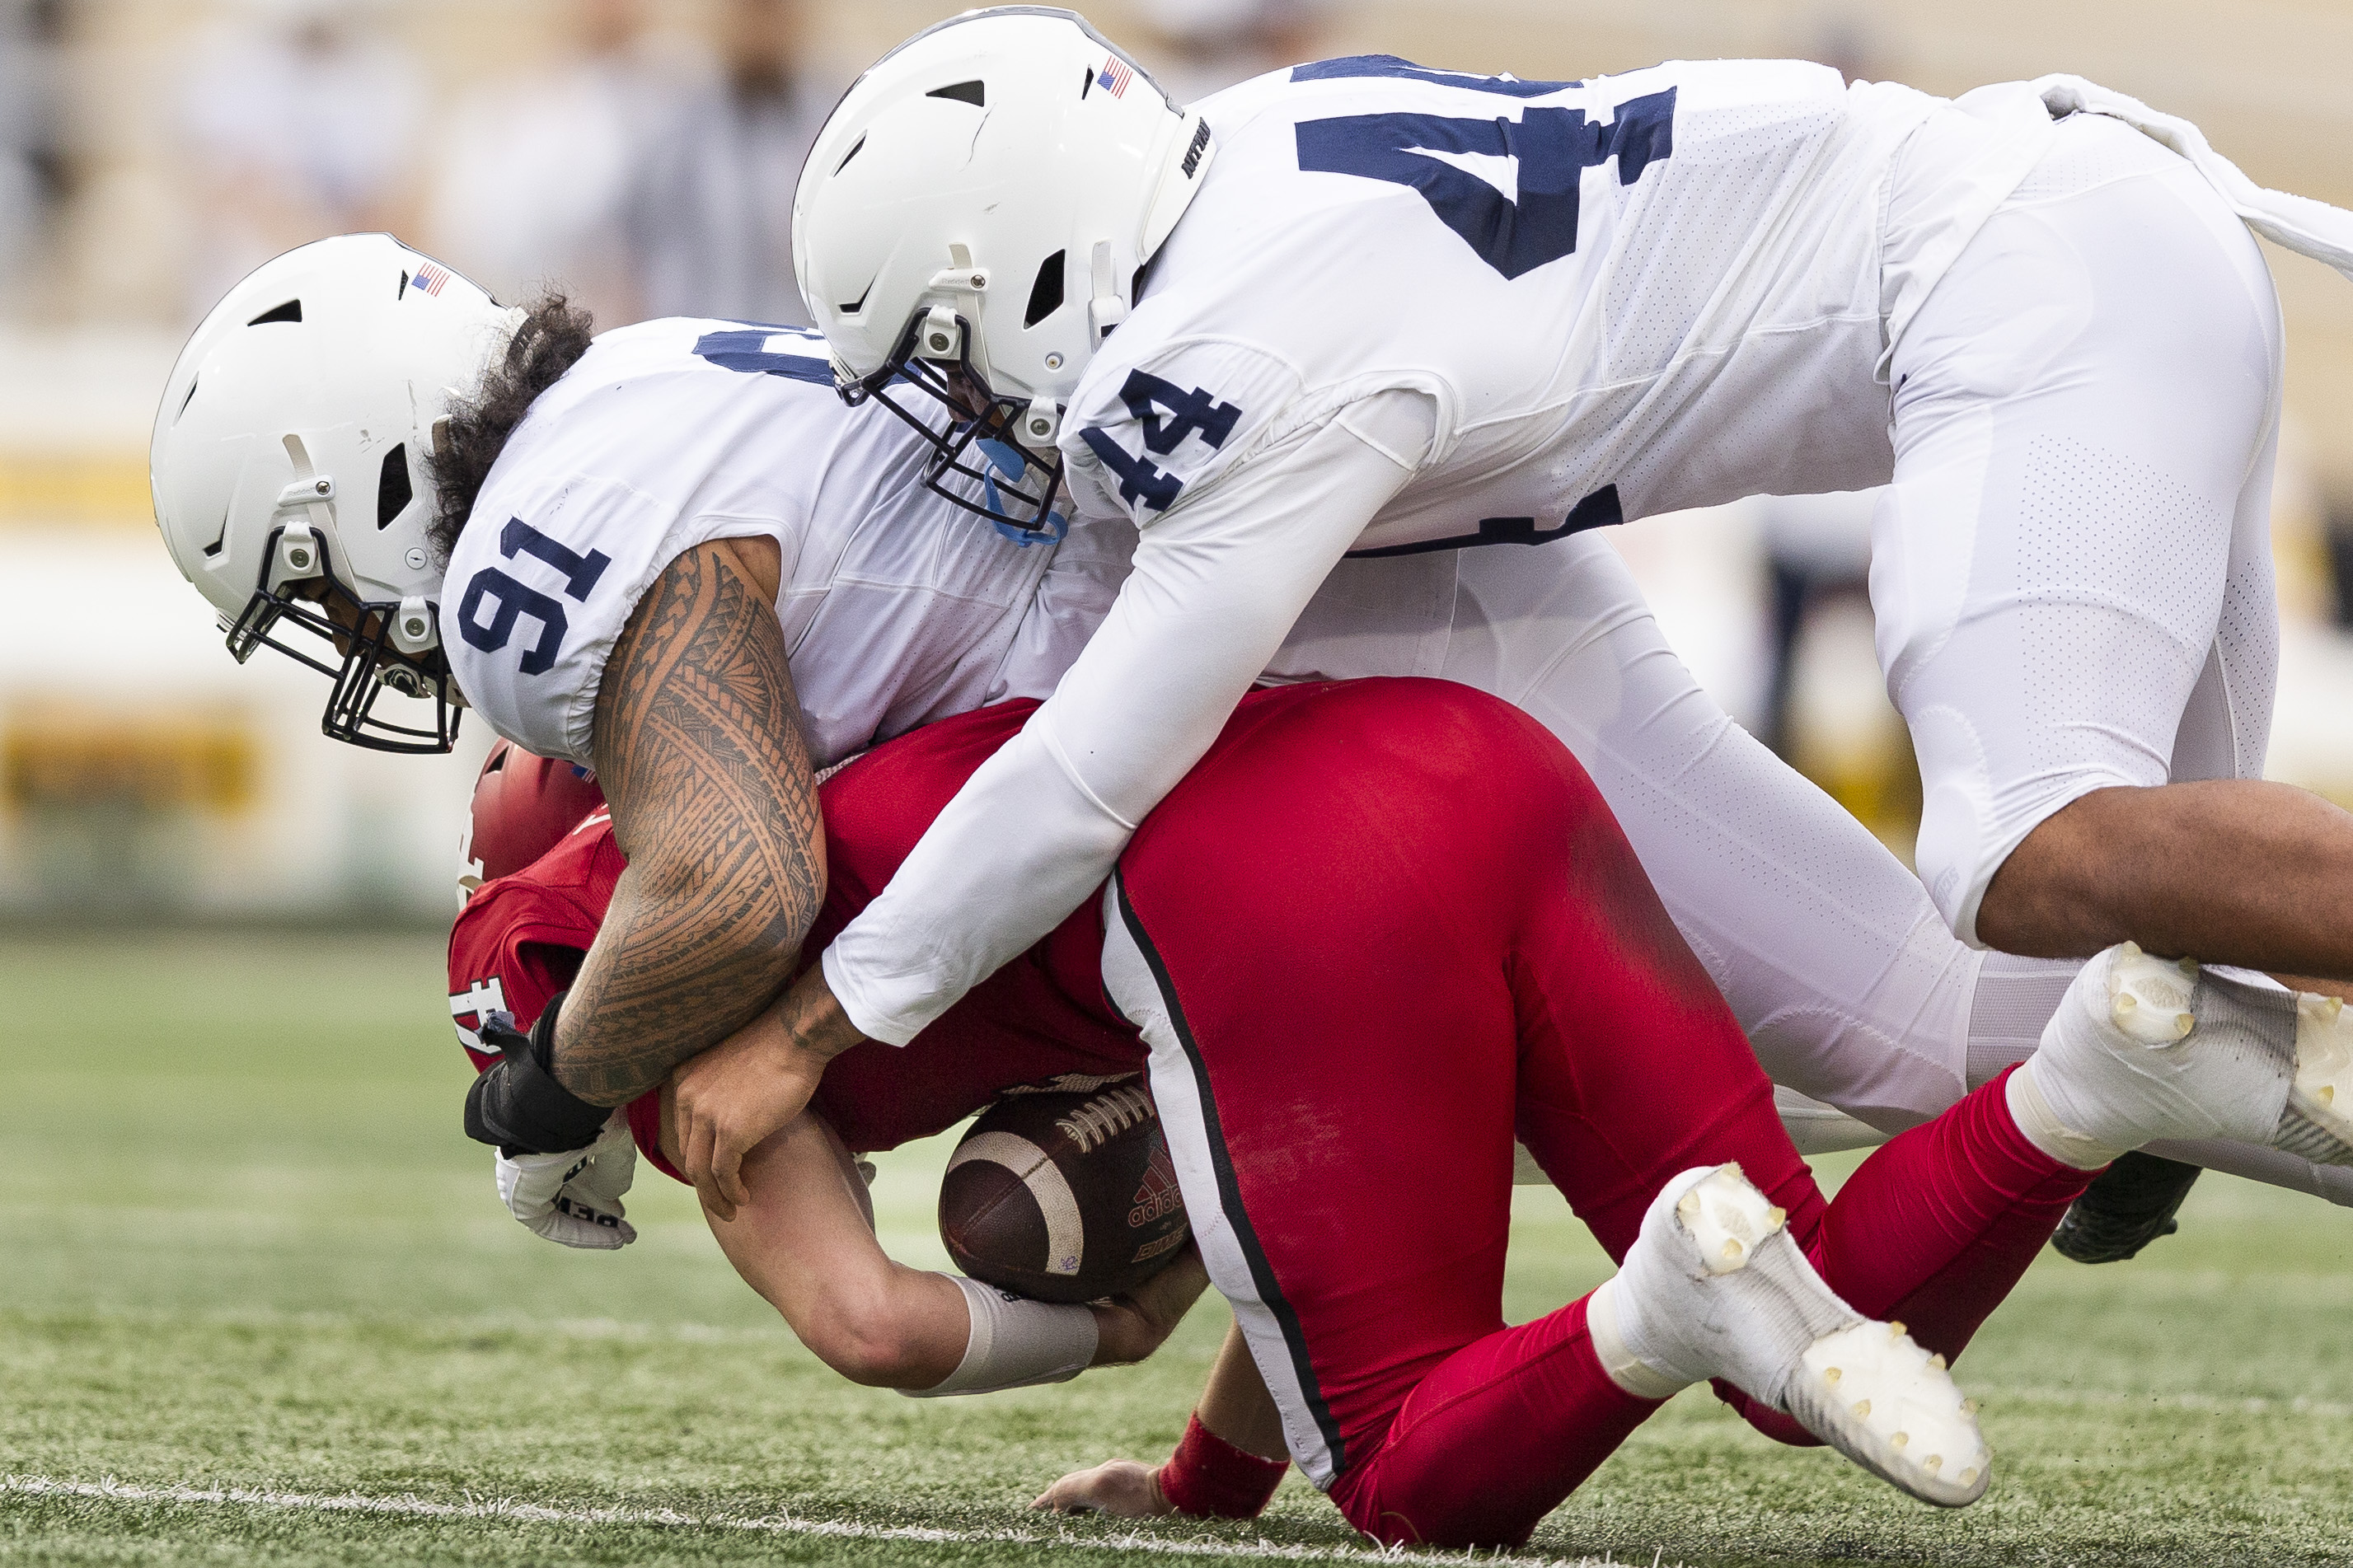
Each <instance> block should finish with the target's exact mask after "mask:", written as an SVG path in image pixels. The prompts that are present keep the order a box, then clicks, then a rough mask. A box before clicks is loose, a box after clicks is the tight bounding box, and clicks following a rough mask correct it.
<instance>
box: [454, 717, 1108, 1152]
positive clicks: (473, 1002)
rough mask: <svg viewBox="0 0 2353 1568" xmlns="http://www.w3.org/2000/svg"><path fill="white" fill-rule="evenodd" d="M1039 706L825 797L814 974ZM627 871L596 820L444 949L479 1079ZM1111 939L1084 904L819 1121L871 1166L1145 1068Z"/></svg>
mask: <svg viewBox="0 0 2353 1568" xmlns="http://www.w3.org/2000/svg"><path fill="white" fill-rule="evenodd" d="M1036 707H1037V704H1036V703H1035V702H1031V701H1029V700H1019V701H1012V702H1003V703H998V704H997V705H996V706H994V707H989V708H983V709H978V710H975V711H973V712H970V713H965V714H960V715H958V716H957V717H955V718H953V719H945V720H942V721H939V722H937V723H934V724H927V725H925V726H924V727H923V728H922V729H920V730H917V731H914V732H913V733H912V734H909V735H905V736H902V737H901V738H900V739H898V740H896V741H892V742H890V743H888V744H886V745H882V746H879V747H877V748H876V749H875V750H873V751H871V752H868V753H867V754H866V755H865V756H864V757H861V758H860V759H859V760H858V761H857V762H855V763H851V764H850V765H849V767H847V768H844V769H843V770H842V771H841V772H840V773H837V774H835V775H834V776H833V777H832V778H830V779H828V780H827V781H826V783H825V784H824V786H823V787H822V788H821V789H820V790H819V791H818V800H819V802H820V805H821V806H822V809H823V813H824V817H825V832H826V861H827V888H826V900H825V906H824V908H823V910H821V911H820V912H819V914H818V920H817V923H816V926H815V928H814V929H813V930H812V931H810V933H809V940H808V942H807V944H806V945H805V947H804V948H803V952H804V954H805V955H806V958H805V961H804V963H803V965H802V967H804V968H805V967H806V966H807V961H808V960H811V959H813V958H814V957H815V955H816V954H818V953H819V952H823V951H824V950H825V945H826V943H828V942H831V941H832V940H833V936H834V933H835V932H837V931H839V930H841V928H842V927H843V926H844V925H847V924H848V923H849V921H850V919H851V917H853V916H854V915H856V914H857V913H858V911H859V910H861V909H864V908H865V907H866V904H867V902H868V901H869V900H871V899H872V898H873V897H874V895H875V894H876V893H878V892H880V891H881V889H882V887H883V886H884V884H886V883H887V882H889V881H890V879H891V877H892V873H894V872H895V871H897V869H898V868H899V863H900V862H901V861H902V860H903V859H905V858H906V857H907V854H908V852H909V851H910V850H912V849H913V847H915V841H916V840H917V839H918V838H920V837H923V830H924V829H925V828H926V827H928V826H931V822H932V819H933V818H934V816H938V815H939V813H940V810H941V808H942V807H944V806H945V805H947V803H948V801H949V799H950V798H951V797H952V796H953V795H955V793H956V791H957V790H958V789H960V788H962V787H963V785H964V782H965V779H967V778H969V777H970V776H971V775H972V773H973V770H975V769H976V768H977V767H979V766H980V764H981V763H983V762H985V761H987V758H988V757H989V756H990V755H991V754H992V753H993V752H996V750H997V747H999V746H1001V745H1003V744H1004V743H1005V742H1007V741H1008V740H1009V739H1011V738H1012V736H1013V734H1014V733H1015V732H1016V731H1018V730H1019V729H1020V728H1021V725H1022V723H1023V722H1024V721H1026V720H1027V719H1028V718H1029V714H1030V712H1031V711H1032V710H1034V709H1035V708H1036ZM625 864H626V862H624V861H623V859H622V858H621V854H620V851H619V849H618V848H617V847H616V846H615V844H614V843H613V828H612V819H611V816H610V814H609V813H607V812H605V811H602V810H599V811H596V812H594V813H592V814H591V815H590V816H587V817H586V819H584V820H583V821H582V822H581V824H580V825H579V826H577V827H575V829H573V831H572V832H571V833H570V834H568V835H567V836H566V837H565V838H564V839H562V840H561V841H560V842H559V843H558V844H557V845H556V847H554V849H551V850H550V851H548V853H547V854H546V855H545V856H543V858H540V859H539V860H538V861H536V862H534V863H533V865H531V866H529V867H528V868H524V869H523V870H522V871H520V872H517V873H515V874H514V875H512V876H509V877H503V878H501V879H498V880H496V881H493V882H486V883H484V884H483V885H482V887H481V888H480V889H479V890H478V891H477V892H476V893H475V894H474V896H473V897H472V898H471V899H470V900H468V902H467V904H466V908H465V910H463V911H462V912H461V913H460V914H459V917H458V923H457V925H456V927H455V928H454V929H453V930H452V931H450V934H449V993H450V994H449V1009H450V1012H451V1013H452V1014H453V1015H454V1016H455V1017H456V1021H457V1024H458V1033H459V1040H460V1041H461V1042H462V1043H463V1044H464V1045H465V1046H466V1047H467V1049H468V1051H469V1053H470V1055H471V1057H472V1059H473V1061H474V1064H475V1066H476V1068H478V1069H480V1068H488V1067H489V1066H490V1065H491V1062H493V1061H495V1060H496V1059H497V1058H496V1057H495V1056H493V1055H486V1054H484V1053H483V1052H481V1051H480V1048H479V1047H480V1040H479V1039H478V1038H477V1037H475V1035H474V1033H473V1030H474V1027H475V1026H476V1025H477V1023H478V1021H479V1018H480V1014H481V1013H483V1012H485V1011H488V1010H491V1009H495V1008H501V1007H503V1008H505V1009H506V1010H507V1011H508V1012H510V1013H512V1014H513V1015H514V1016H515V1021H516V1023H517V1024H518V1025H519V1026H522V1027H524V1028H528V1027H530V1026H531V1024H532V1021H533V1019H535V1018H537V1017H538V1016H539V1012H540V1009H541V1008H543V1007H544V1006H546V1005H547V999H548V998H549V997H550V996H552V995H554V994H555V993H556V992H558V991H560V990H563V989H564V988H565V986H567V985H569V984H571V983H572V977H573V976H574V975H575V973H577V972H578V970H579V966H580V958H581V955H582V954H583V953H584V952H586V950H587V947H588V945H589V943H590V942H593V941H594V940H595V939H596V928H597V926H598V925H599V924H600V923H601V922H602V921H603V919H604V916H605V910H606V907H607V905H608V904H609V903H610V902H611V901H612V897H613V888H614V884H615V883H616V882H617V880H618V879H619V878H620V874H621V870H622V868H623V867H624V865H625ZM1102 962H1103V919H1102V911H1101V906H1100V904H1099V903H1098V901H1096V900H1088V902H1087V903H1086V905H1085V906H1084V907H1083V908H1082V909H1080V910H1077V911H1076V912H1074V913H1073V914H1072V915H1071V918H1070V919H1069V920H1066V921H1063V922H1062V924H1061V925H1060V927H1058V928H1056V929H1055V930H1054V931H1051V932H1050V933H1049V934H1048V935H1047V936H1046V938H1045V939H1044V940H1043V941H1041V942H1039V943H1038V944H1037V945H1036V946H1035V947H1033V948H1031V949H1030V950H1029V952H1025V953H1023V954H1022V955H1021V956H1020V957H1019V958H1017V959H1015V960H1014V961H1013V962H1012V963H1008V964H1007V965H1006V966H1005V967H1004V968H1003V969H1000V970H998V971H997V973H995V974H993V975H991V976H990V977H989V978H988V979H987V981H986V982H984V983H983V984H980V985H978V986H976V987H975V988H974V989H973V991H972V992H971V993H970V994H968V995H966V996H965V998H964V1000H963V1001H961V1002H959V1003H958V1004H957V1005H955V1006H954V1007H952V1008H950V1009H949V1010H948V1011H947V1012H946V1013H945V1014H944V1015H942V1016H940V1018H939V1019H938V1020H937V1021H936V1022H934V1024H933V1025H932V1026H931V1027H929V1028H927V1029H925V1030H924V1031H923V1033H922V1034H921V1035H918V1036H917V1037H915V1038H914V1039H913V1041H911V1042H909V1043H908V1044H907V1045H905V1046H903V1047H902V1046H886V1045H881V1044H878V1043H874V1042H869V1043H867V1044H865V1045H861V1046H857V1047H852V1048H851V1049H849V1050H848V1051H845V1052H843V1053H842V1054H841V1055H840V1056H839V1057H837V1058H834V1060H833V1062H832V1063H831V1065H830V1066H828V1068H826V1075H825V1080H824V1082H823V1083H822V1084H820V1085H819V1086H818V1092H817V1096H816V1099H815V1100H814V1103H815V1105H816V1106H817V1108H818V1110H819V1111H821V1112H822V1113H823V1114H824V1116H825V1118H826V1120H827V1121H829V1122H831V1123H832V1124H833V1127H834V1130H835V1131H838V1132H839V1133H840V1134H841V1137H842V1141H843V1142H846V1143H848V1144H849V1147H850V1148H851V1149H853V1150H856V1151H858V1152H860V1153H865V1152H872V1151H874V1150H879V1149H891V1148H895V1147H897V1146H898V1145H899V1144H901V1143H903V1142H908V1141H909V1140H911V1139H915V1138H924V1137H929V1136H930V1135H931V1134H933V1133H934V1132H939V1131H944V1130H946V1129H947V1128H950V1127H953V1126H955V1124H956V1123H957V1122H958V1121H963V1120H964V1119H965V1117H967V1116H969V1115H971V1114H972V1113H973V1112H975V1111H976V1110H980V1109H982V1108H983V1107H984V1106H986V1105H987V1104H988V1102H989V1101H990V1100H993V1099H995V1098H996V1096H997V1093H998V1091H1000V1090H1002V1089H1009V1088H1012V1087H1013V1086H1015V1085H1017V1084H1029V1083H1039V1082H1043V1081H1047V1080H1050V1079H1061V1078H1067V1077H1077V1078H1083V1079H1095V1080H1100V1079H1107V1078H1113V1077H1123V1076H1125V1075H1128V1074H1131V1073H1134V1072H1137V1071H1139V1070H1141V1069H1142V1068H1143V1066H1144V1057H1145V1050H1144V1045H1143V1042H1142V1041H1141V1040H1140V1039H1139V1038H1138V1037H1137V1036H1136V1033H1135V1031H1134V1029H1133V1028H1131V1027H1130V1026H1128V1024H1127V1022H1126V1021H1125V1020H1124V1019H1123V1018H1121V1017H1120V1016H1119V1014H1118V1013H1117V1011H1116V1010H1115V1009H1113V1007H1112V1005H1110V1003H1109V1002H1108V1001H1106V1000H1105V999H1104V997H1103V982H1102ZM1073 1087H1077V1086H1075V1085H1074V1086H1073ZM656 1101H657V1096H656V1095H655V1094H652V1093H649V1094H647V1095H645V1096H644V1097H643V1098H641V1099H640V1100H638V1102H637V1103H636V1104H634V1105H632V1106H631V1107H630V1117H629V1121H630V1126H631V1128H632V1129H633V1130H634V1131H636V1132H637V1134H638V1147H639V1149H640V1150H641V1151H643V1152H645V1153H647V1154H648V1155H649V1157H650V1158H651V1159H652V1160H653V1162H654V1163H656V1164H657V1165H659V1166H660V1167H661V1168H662V1169H664V1170H666V1171H667V1170H670V1166H669V1164H668V1163H666V1162H664V1161H663V1160H662V1159H661V1157H660V1154H659V1151H658V1150H657V1149H656V1147H655V1140H656V1135H657V1128H658V1121H657V1117H658V1110H657V1109H656ZM670 1173H671V1174H673V1175H675V1174H677V1173H676V1172H675V1171H671V1172H670Z"/></svg>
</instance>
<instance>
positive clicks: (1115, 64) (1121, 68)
mask: <svg viewBox="0 0 2353 1568" xmlns="http://www.w3.org/2000/svg"><path fill="white" fill-rule="evenodd" d="M1134 79H1135V72H1134V69H1133V68H1131V67H1130V66H1129V65H1128V63H1127V62H1126V61H1125V60H1124V59H1121V58H1119V57H1118V56H1117V55H1113V56H1112V57H1111V58H1109V59H1107V60H1105V61H1103V75H1101V76H1099V77H1097V78H1095V85H1096V86H1097V87H1100V88H1103V89H1105V90H1107V91H1108V92H1109V93H1110V94H1111V95H1112V96H1113V98H1125V97H1126V96H1127V84H1128V83H1129V82H1131V81H1134Z"/></svg>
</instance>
